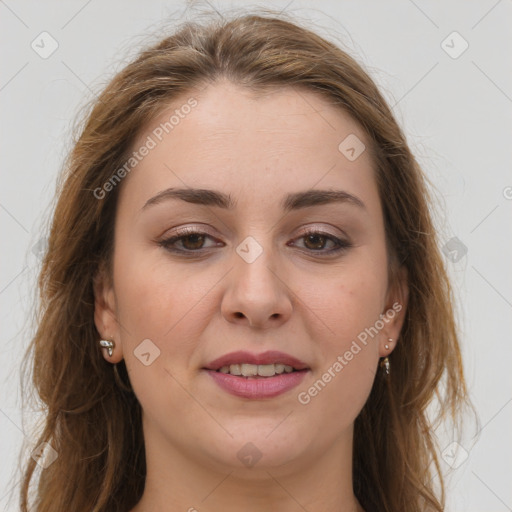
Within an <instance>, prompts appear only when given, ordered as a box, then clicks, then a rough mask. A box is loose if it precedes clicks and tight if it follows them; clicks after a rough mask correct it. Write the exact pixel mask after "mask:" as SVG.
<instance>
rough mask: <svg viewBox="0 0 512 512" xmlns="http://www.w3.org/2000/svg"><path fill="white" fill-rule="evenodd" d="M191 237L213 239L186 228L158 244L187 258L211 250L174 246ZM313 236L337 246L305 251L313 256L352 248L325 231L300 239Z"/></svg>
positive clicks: (314, 232)
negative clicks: (327, 249)
mask: <svg viewBox="0 0 512 512" xmlns="http://www.w3.org/2000/svg"><path fill="white" fill-rule="evenodd" d="M191 235H199V236H206V237H209V238H211V239H213V237H212V236H210V235H209V234H208V233H205V232H204V231H199V230H196V229H194V228H184V229H182V230H180V231H178V233H177V234H176V235H174V236H172V237H170V238H166V239H164V240H161V241H160V242H158V245H160V246H161V247H163V248H164V249H166V250H167V251H169V252H172V253H175V254H179V255H183V256H186V257H194V256H198V255H199V254H198V253H201V252H202V253H205V252H206V251H208V250H209V249H210V248H207V249H197V250H193V249H177V248H176V247H173V246H172V245H173V244H174V243H176V242H179V241H180V240H183V239H184V238H187V237H189V236H191ZM311 235H320V236H321V237H323V238H325V239H327V240H330V241H332V242H334V243H335V244H336V245H337V247H336V248H334V249H330V250H329V251H324V250H322V249H320V250H314V249H305V250H306V251H308V252H310V253H313V254H318V255H319V256H331V255H334V254H338V253H341V252H344V251H347V250H348V249H350V248H351V247H352V244H351V243H350V242H348V241H346V240H341V239H340V238H338V237H335V236H333V235H331V234H329V233H325V232H323V231H317V230H309V231H306V232H304V233H302V235H301V236H299V237H298V239H301V238H305V237H307V236H311ZM211 248H213V247H211ZM302 250H303V251H304V249H302Z"/></svg>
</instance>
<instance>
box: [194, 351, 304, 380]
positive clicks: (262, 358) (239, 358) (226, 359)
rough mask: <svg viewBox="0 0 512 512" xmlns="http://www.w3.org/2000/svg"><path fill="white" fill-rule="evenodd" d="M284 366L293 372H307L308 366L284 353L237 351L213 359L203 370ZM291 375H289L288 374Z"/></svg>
mask: <svg viewBox="0 0 512 512" xmlns="http://www.w3.org/2000/svg"><path fill="white" fill-rule="evenodd" d="M243 363H247V364H274V363H275V364H277V363H281V364H286V365H288V366H292V367H293V368H294V369H295V370H309V368H308V365H307V364H306V363H304V362H302V361H300V360H299V359H297V358H296V357H293V356H291V355H290V354H285V353H284V352H279V351H277V350H268V351H267V352H263V353H262V354H251V353H250V352H246V351H244V350H239V351H237V352H230V353H229V354H225V355H223V356H221V357H219V358H217V359H214V360H213V361H211V362H210V363H208V364H207V365H206V366H205V367H204V369H205V370H214V371H215V370H218V369H219V368H222V367H223V366H229V365H232V364H243ZM288 375H291V374H288ZM267 378H268V379H272V378H273V377H267Z"/></svg>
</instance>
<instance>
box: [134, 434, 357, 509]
mask: <svg viewBox="0 0 512 512" xmlns="http://www.w3.org/2000/svg"><path fill="white" fill-rule="evenodd" d="M144 432H145V437H146V465H147V475H146V485H145V488H144V494H143V497H142V499H141V500H140V502H139V503H138V504H137V506H136V507H135V508H134V509H132V511H131V512H157V511H158V512H182V511H183V512H202V511H203V510H208V511H209V512H226V511H229V510H244V511H245V512H264V511H268V510H279V511H280V512H299V511H301V512H303V511H304V510H307V511H308V512H364V511H363V509H362V508H361V506H360V504H359V503H358V501H357V499H356V497H355V496H354V493H353V490H352V430H350V432H345V433H344V434H345V435H343V436H340V438H339V439H338V441H337V442H336V443H335V444H334V445H331V446H330V447H329V450H328V451H325V452H324V453H322V454H317V456H316V457H315V458H314V459H313V458H312V457H311V455H304V456H300V457H296V458H294V459H293V460H292V461H290V462H285V463H281V464H279V465H277V464H276V465H273V466H270V465H264V464H263V461H264V459H262V460H261V461H260V462H258V463H257V464H256V465H255V466H253V467H252V468H243V467H242V468H240V467H232V466H231V467H230V466H223V465H222V464H217V463H216V462H212V461H211V460H207V459H206V458H204V459H203V458H202V455H201V454H198V453H197V452H196V453H194V452H188V451H186V450H184V449H183V448H182V447H180V446H175V445H169V441H168V438H167V439H165V438H164V437H160V438H159V433H158V432H155V431H153V432H152V431H151V429H146V428H145V429H144ZM162 447H165V449H164V450H162ZM170 461H171V462H170Z"/></svg>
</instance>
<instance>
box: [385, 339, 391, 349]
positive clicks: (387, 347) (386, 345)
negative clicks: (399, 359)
mask: <svg viewBox="0 0 512 512" xmlns="http://www.w3.org/2000/svg"><path fill="white" fill-rule="evenodd" d="M388 341H389V342H390V343H393V338H388ZM384 348H385V349H386V350H389V345H388V344H387V343H386V344H385V345H384Z"/></svg>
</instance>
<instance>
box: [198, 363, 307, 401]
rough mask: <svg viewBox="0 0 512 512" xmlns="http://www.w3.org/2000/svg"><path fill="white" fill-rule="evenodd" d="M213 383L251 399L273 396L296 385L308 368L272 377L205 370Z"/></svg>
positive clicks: (233, 393) (229, 391) (231, 392)
mask: <svg viewBox="0 0 512 512" xmlns="http://www.w3.org/2000/svg"><path fill="white" fill-rule="evenodd" d="M206 372H207V373H208V374H209V375H210V376H211V377H212V379H213V380H214V381H215V383H216V384H217V385H218V386H219V387H220V388H221V389H223V390H224V391H227V392H228V393H230V394H232V395H235V396H238V397H241V398H250V399H253V400H258V399H259V400H261V399H264V398H273V397H276V396H279V395H281V394H283V393H286V392H287V391H290V390H291V389H293V388H294V387H296V386H298V385H299V384H300V383H301V382H302V379H303V378H304V377H305V375H306V373H309V370H306V369H304V370H300V371H296V372H291V373H282V374H280V375H274V376H273V377H242V376H238V375H231V374H229V373H220V372H217V371H215V370H206Z"/></svg>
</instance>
